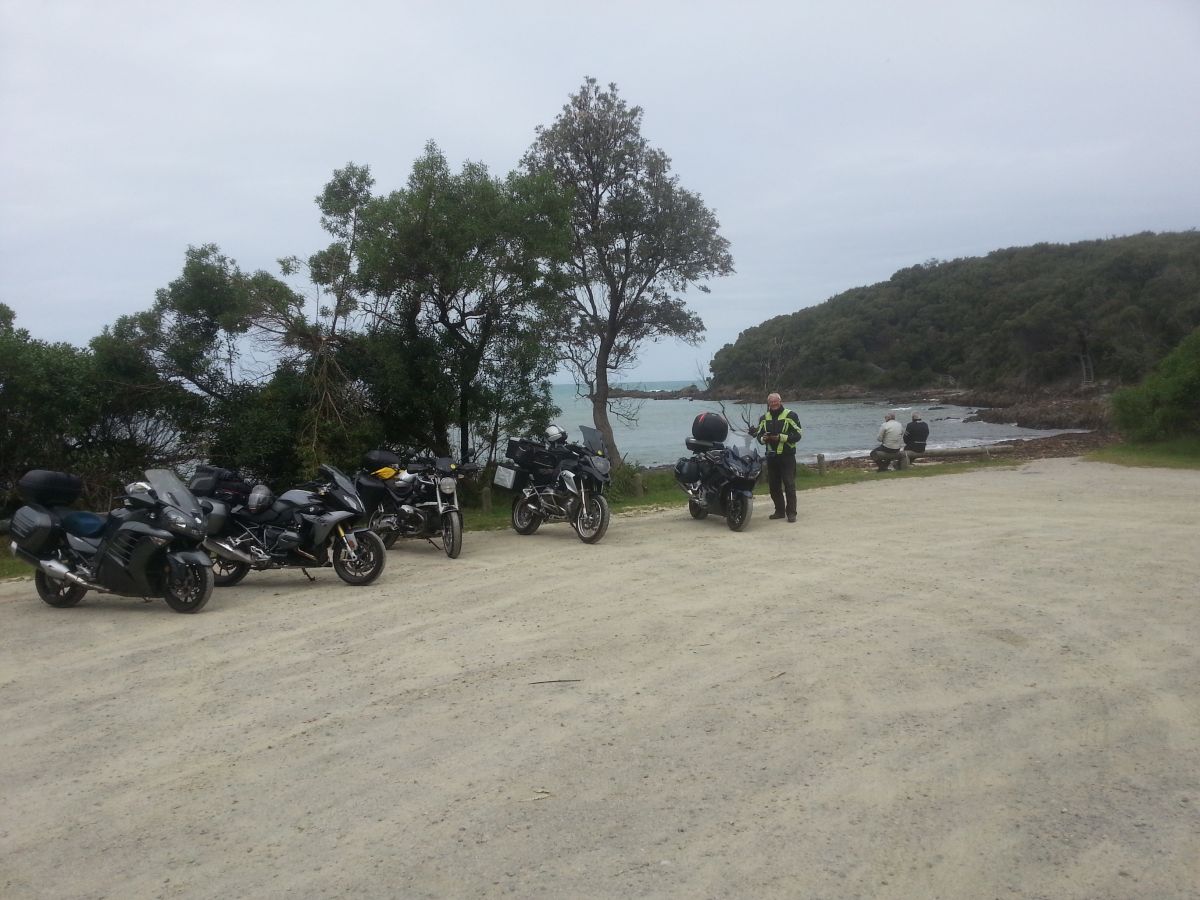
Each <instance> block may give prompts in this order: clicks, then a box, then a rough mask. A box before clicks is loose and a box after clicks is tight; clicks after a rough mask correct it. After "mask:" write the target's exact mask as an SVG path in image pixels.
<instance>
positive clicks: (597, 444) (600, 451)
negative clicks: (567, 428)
mask: <svg viewBox="0 0 1200 900" xmlns="http://www.w3.org/2000/svg"><path fill="white" fill-rule="evenodd" d="M579 430H580V431H581V432H583V446H585V447H587V449H588V450H589V451H590V452H592V453H595V454H596V455H597V456H606V455H607V450H606V449H605V447H604V437H603V436H602V435H601V434H600V431H599V430H598V429H596V428H589V427H588V426H587V425H580V426H579Z"/></svg>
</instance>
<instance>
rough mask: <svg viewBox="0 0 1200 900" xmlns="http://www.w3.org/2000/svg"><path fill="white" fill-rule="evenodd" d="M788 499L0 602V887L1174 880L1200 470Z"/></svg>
mask: <svg viewBox="0 0 1200 900" xmlns="http://www.w3.org/2000/svg"><path fill="white" fill-rule="evenodd" d="M800 504H801V518H800V522H799V523H798V524H795V525H788V524H787V523H785V522H778V521H774V522H773V521H768V520H767V518H766V514H767V513H768V512H769V511H770V510H769V504H767V503H761V504H760V505H759V507H758V509H757V511H756V516H757V517H756V518H755V520H754V521H753V522H752V523H751V525H750V527H749V529H748V530H747V532H745V533H744V534H733V533H731V532H729V531H728V529H727V528H725V527H724V525H723V524H722V523H721V522H720V521H719V520H717V521H707V522H694V521H692V520H691V519H690V518H689V517H688V515H687V513H686V511H685V509H684V507H683V502H682V495H681V499H680V505H679V508H678V509H675V510H672V511H669V512H662V513H653V514H645V515H640V516H628V517H618V518H616V519H614V521H613V524H612V528H611V529H610V531H609V533H608V536H607V537H606V538H605V540H604V542H603V543H601V544H600V545H598V546H595V547H589V546H585V545H583V544H581V543H580V542H579V541H578V540H577V539H576V538H575V537H574V535H573V533H572V532H570V531H569V530H568V529H567V527H566V526H562V525H559V526H553V527H546V528H543V530H542V531H541V532H539V533H538V534H536V535H534V536H532V537H519V536H517V535H515V534H514V533H512V532H511V531H507V532H495V533H486V534H476V533H468V534H467V535H466V540H465V549H464V552H463V556H462V558H461V559H459V560H447V559H446V558H445V557H444V556H443V555H442V554H441V553H440V552H439V551H436V550H434V549H433V548H432V547H430V546H429V545H427V544H426V545H420V544H402V545H400V546H398V547H397V549H395V550H394V551H392V553H391V554H390V555H389V569H388V571H387V572H386V573H385V575H384V577H383V579H381V581H380V583H378V584H377V585H375V586H372V587H369V588H365V589H364V588H351V587H347V586H345V585H342V584H341V582H339V581H338V579H337V578H336V576H335V575H334V574H333V572H332V571H331V570H328V569H326V570H321V571H320V572H319V573H318V575H317V577H318V581H317V582H316V583H314V584H309V583H307V582H306V580H305V578H304V576H303V575H302V574H301V573H299V572H281V573H266V574H252V575H251V576H250V577H249V578H248V579H247V581H246V582H245V583H244V585H243V586H240V587H237V588H231V589H225V590H218V592H217V594H216V596H215V597H214V598H213V600H212V602H211V603H210V604H209V606H208V608H207V609H205V610H204V611H203V612H202V613H201V614H199V615H197V616H184V615H179V614H177V613H173V612H171V611H170V610H168V609H167V607H166V605H165V604H163V603H162V602H161V601H156V602H153V603H149V604H147V603H143V602H142V601H138V600H128V599H114V598H94V599H93V598H92V597H90V596H89V598H88V599H87V600H85V601H84V603H83V604H82V605H81V606H79V607H78V608H76V609H73V610H56V609H51V608H50V607H48V606H45V605H44V604H42V603H41V602H40V601H39V600H38V599H37V597H36V595H35V594H34V593H33V587H32V584H31V583H30V582H28V581H25V582H19V583H7V584H4V585H0V634H2V636H0V790H2V792H3V793H2V796H0V896H2V897H4V898H6V900H13V898H26V897H38V898H41V897H55V898H63V897H88V898H95V897H112V898H130V897H157V896H167V897H175V896H186V897H214V898H217V897H220V898H233V897H347V896H354V897H476V896H496V895H500V894H504V893H512V894H515V895H517V896H523V897H530V896H534V897H629V896H677V897H689V898H690V897H712V898H721V897H732V896H740V897H822V898H829V897H895V898H913V897H943V898H991V897H1001V898H1008V897H1027V898H1033V897H1046V898H1056V900H1058V898H1107V897H1112V898H1118V897H1119V898H1129V897H1145V898H1167V897H1172V898H1174V897H1197V896H1200V599H1198V598H1200V472H1171V471H1164V470H1136V469H1121V468H1116V467H1112V466H1106V465H1101V464H1095V463H1083V462H1080V461H1078V460H1060V459H1055V460H1044V461H1039V462H1035V463H1031V464H1027V465H1025V466H1022V467H1020V468H1011V469H1003V470H987V471H976V472H971V473H967V474H958V475H952V476H946V477H940V478H937V479H897V478H895V477H893V476H887V475H882V476H879V478H878V480H876V481H874V482H872V483H868V484H861V485H855V486H850V487H843V488H831V489H825V490H820V491H812V492H807V493H803V494H801V495H800ZM554 679H570V680H567V681H563V682H560V683H549V684H532V682H543V681H551V680H554Z"/></svg>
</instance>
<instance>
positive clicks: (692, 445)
mask: <svg viewBox="0 0 1200 900" xmlns="http://www.w3.org/2000/svg"><path fill="white" fill-rule="evenodd" d="M683 446H685V447H687V448H688V449H689V450H691V451H692V452H693V453H707V452H708V451H709V450H724V449H725V445H724V444H722V443H721V442H720V441H702V440H700V439H699V438H688V439H687V440H686V441H684V442H683Z"/></svg>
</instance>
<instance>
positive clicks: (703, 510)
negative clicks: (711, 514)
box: [688, 500, 708, 519]
mask: <svg viewBox="0 0 1200 900" xmlns="http://www.w3.org/2000/svg"><path fill="white" fill-rule="evenodd" d="M688 512H689V513H691V514H692V518H693V519H704V518H707V517H708V507H707V506H701V505H700V504H699V503H697V502H696V501H695V500H689V501H688Z"/></svg>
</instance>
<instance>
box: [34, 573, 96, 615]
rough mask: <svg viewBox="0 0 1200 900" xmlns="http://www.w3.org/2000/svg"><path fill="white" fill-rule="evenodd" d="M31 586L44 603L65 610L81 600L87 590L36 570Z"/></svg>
mask: <svg viewBox="0 0 1200 900" xmlns="http://www.w3.org/2000/svg"><path fill="white" fill-rule="evenodd" d="M33 586H34V587H36V588H37V592H38V596H39V597H41V598H42V601H43V602H44V603H47V604H49V605H50V606H53V607H55V608H57V609H67V608H68V607H71V606H74V605H75V604H76V603H78V602H79V601H80V600H82V599H83V595H84V594H86V593H87V588H85V587H83V586H82V585H78V584H71V582H69V581H65V580H64V581H59V580H58V579H57V578H51V577H50V576H49V575H47V574H46V573H45V572H44V571H43V570H41V569H38V570H37V572H36V573H34V576H33Z"/></svg>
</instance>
